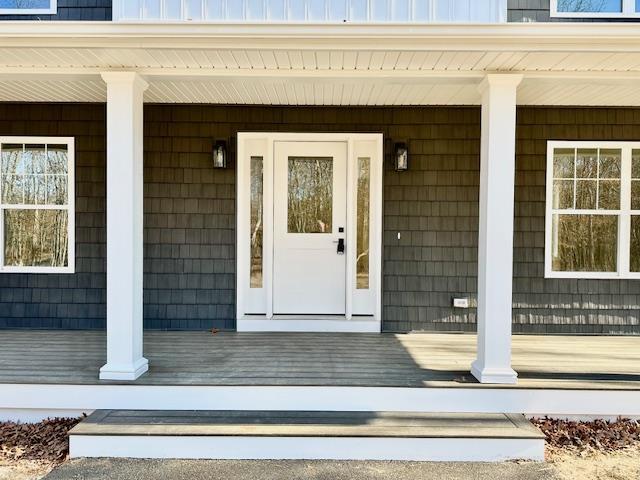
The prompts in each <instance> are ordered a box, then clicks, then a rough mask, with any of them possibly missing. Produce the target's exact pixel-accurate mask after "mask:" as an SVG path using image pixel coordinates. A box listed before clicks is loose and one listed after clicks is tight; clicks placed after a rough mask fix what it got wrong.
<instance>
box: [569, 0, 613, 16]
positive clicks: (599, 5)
mask: <svg viewBox="0 0 640 480" xmlns="http://www.w3.org/2000/svg"><path fill="white" fill-rule="evenodd" d="M558 11H559V12H578V13H580V12H588V13H598V12H613V13H616V12H622V0H558Z"/></svg>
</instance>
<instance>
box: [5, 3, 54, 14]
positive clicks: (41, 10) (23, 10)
mask: <svg viewBox="0 0 640 480" xmlns="http://www.w3.org/2000/svg"><path fill="white" fill-rule="evenodd" d="M56 13H58V0H49V7H48V8H28V7H26V8H0V15H36V14H47V15H55V14H56Z"/></svg>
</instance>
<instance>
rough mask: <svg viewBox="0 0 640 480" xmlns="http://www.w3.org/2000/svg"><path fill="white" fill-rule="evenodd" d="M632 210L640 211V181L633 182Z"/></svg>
mask: <svg viewBox="0 0 640 480" xmlns="http://www.w3.org/2000/svg"><path fill="white" fill-rule="evenodd" d="M631 209H632V210H640V180H632V181H631Z"/></svg>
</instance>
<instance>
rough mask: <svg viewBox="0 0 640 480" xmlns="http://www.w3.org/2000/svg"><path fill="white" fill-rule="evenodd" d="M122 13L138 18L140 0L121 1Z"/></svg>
mask: <svg viewBox="0 0 640 480" xmlns="http://www.w3.org/2000/svg"><path fill="white" fill-rule="evenodd" d="M0 5H2V2H0ZM122 13H123V17H124V18H129V19H132V20H133V19H137V18H140V0H132V1H130V2H122Z"/></svg>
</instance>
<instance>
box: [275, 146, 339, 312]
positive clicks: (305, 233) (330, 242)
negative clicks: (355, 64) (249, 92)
mask: <svg viewBox="0 0 640 480" xmlns="http://www.w3.org/2000/svg"><path fill="white" fill-rule="evenodd" d="M346 186H347V144H346V142H275V146H274V213H273V214H274V266H273V268H274V272H273V282H274V283H273V312H274V313H275V314H332V315H344V313H345V289H346V272H345V270H346V258H347V256H346V255H344V254H340V253H339V252H338V242H339V241H340V239H342V240H343V242H344V244H345V245H346V244H347V237H346V235H347V234H348V232H347V231H346V230H347V214H346Z"/></svg>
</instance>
